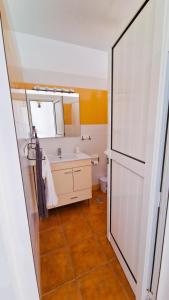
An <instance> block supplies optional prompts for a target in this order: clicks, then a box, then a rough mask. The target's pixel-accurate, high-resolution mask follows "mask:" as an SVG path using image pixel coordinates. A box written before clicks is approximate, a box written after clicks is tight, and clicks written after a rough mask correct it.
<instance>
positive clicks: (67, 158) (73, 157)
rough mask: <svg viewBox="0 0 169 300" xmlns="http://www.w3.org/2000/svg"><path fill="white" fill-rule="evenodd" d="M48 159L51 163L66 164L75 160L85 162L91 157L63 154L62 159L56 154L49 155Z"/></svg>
mask: <svg viewBox="0 0 169 300" xmlns="http://www.w3.org/2000/svg"><path fill="white" fill-rule="evenodd" d="M48 159H49V161H50V162H57V163H58V162H64V161H73V160H83V159H90V156H89V155H87V154H85V153H82V152H80V153H78V154H76V153H63V154H62V155H61V157H59V156H57V155H55V154H48Z"/></svg>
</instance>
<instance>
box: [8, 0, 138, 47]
mask: <svg viewBox="0 0 169 300" xmlns="http://www.w3.org/2000/svg"><path fill="white" fill-rule="evenodd" d="M6 3H7V4H8V10H9V13H10V16H11V20H12V24H13V30H15V31H18V32H22V33H28V34H32V35H37V36H41V37H45V38H50V39H54V40H60V41H64V42H68V43H73V44H77V45H81V46H85V47H90V48H96V49H102V50H107V49H108V48H109V47H110V46H111V45H112V42H113V41H114V39H115V37H116V36H117V34H119V33H120V31H121V30H122V28H124V27H125V26H126V25H127V23H128V22H129V20H130V19H131V17H132V16H133V15H134V14H135V12H136V11H137V10H138V9H139V7H140V6H141V4H142V3H143V0H6Z"/></svg>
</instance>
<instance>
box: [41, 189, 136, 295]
mask: <svg viewBox="0 0 169 300" xmlns="http://www.w3.org/2000/svg"><path fill="white" fill-rule="evenodd" d="M106 209H107V207H106V195H105V194H103V193H101V192H100V191H97V192H94V193H93V198H92V199H91V200H90V204H89V205H88V202H87V201H83V202H80V203H77V204H73V205H69V206H65V207H62V208H58V209H54V210H52V211H50V215H49V218H48V219H46V220H43V221H41V222H40V252H41V294H42V297H41V299H42V300H95V299H97V300H135V297H134V295H133V292H132V290H131V288H130V286H129V283H128V281H127V279H126V277H125V275H124V273H123V271H122V268H121V266H120V264H119V262H118V260H117V258H116V255H115V253H114V251H113V249H112V247H111V246H110V243H109V241H108V240H107V238H106Z"/></svg>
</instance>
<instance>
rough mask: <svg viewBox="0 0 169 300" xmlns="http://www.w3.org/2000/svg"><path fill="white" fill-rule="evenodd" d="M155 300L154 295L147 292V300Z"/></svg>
mask: <svg viewBox="0 0 169 300" xmlns="http://www.w3.org/2000/svg"><path fill="white" fill-rule="evenodd" d="M152 299H153V293H152V292H151V291H150V290H147V296H146V299H145V300H152Z"/></svg>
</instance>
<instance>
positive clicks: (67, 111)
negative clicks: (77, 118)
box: [63, 103, 72, 125]
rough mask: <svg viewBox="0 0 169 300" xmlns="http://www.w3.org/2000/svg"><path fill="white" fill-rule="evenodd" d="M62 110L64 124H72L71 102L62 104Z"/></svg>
mask: <svg viewBox="0 0 169 300" xmlns="http://www.w3.org/2000/svg"><path fill="white" fill-rule="evenodd" d="M63 110H64V124H65V125H72V104H71V103H65V104H63Z"/></svg>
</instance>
